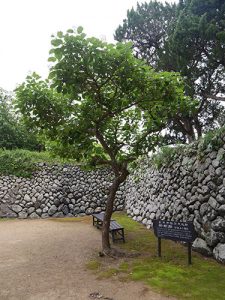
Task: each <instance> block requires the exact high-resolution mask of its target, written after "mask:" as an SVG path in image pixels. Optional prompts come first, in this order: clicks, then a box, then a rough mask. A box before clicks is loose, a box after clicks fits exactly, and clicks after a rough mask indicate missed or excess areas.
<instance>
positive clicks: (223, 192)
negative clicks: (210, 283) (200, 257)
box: [126, 135, 225, 263]
mask: <svg viewBox="0 0 225 300" xmlns="http://www.w3.org/2000/svg"><path fill="white" fill-rule="evenodd" d="M218 144H219V145H220V146H219V147H218V148H217V150H213V149H212V147H211V145H210V143H209V145H208V147H206V149H205V150H203V151H201V152H199V149H198V147H200V145H199V144H193V145H192V147H191V148H190V149H189V150H187V149H186V148H184V151H183V153H180V154H177V156H176V158H175V159H174V160H173V161H171V162H170V163H169V165H167V166H166V167H165V166H164V167H162V168H161V169H159V170H157V169H156V168H154V167H153V166H151V161H148V163H146V162H144V163H143V165H142V167H140V169H139V170H135V172H134V173H133V174H132V175H131V176H130V178H129V181H128V182H127V184H126V209H127V213H128V215H130V216H131V217H132V218H133V219H134V220H136V221H139V222H142V223H143V224H145V225H146V226H147V227H148V228H150V227H152V220H154V219H158V218H160V219H165V220H172V221H192V222H193V223H194V226H195V229H196V231H197V233H198V238H197V239H196V240H195V242H194V244H193V247H194V248H195V249H196V250H198V251H200V252H202V253H203V254H205V255H208V256H211V255H213V256H214V257H215V258H216V259H217V260H219V261H221V262H223V263H225V136H224V135H223V136H221V137H220V140H219V141H218Z"/></svg>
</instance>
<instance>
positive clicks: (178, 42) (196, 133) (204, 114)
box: [115, 0, 225, 142]
mask: <svg viewBox="0 0 225 300" xmlns="http://www.w3.org/2000/svg"><path fill="white" fill-rule="evenodd" d="M115 37H116V39H117V40H119V41H122V40H123V41H124V40H125V41H132V42H133V43H134V52H135V54H136V55H137V56H138V57H139V58H142V59H145V60H147V61H148V63H149V64H150V65H153V66H154V67H155V68H156V69H157V70H164V71H176V72H180V73H181V75H182V76H184V79H185V90H186V94H187V95H189V96H190V97H192V98H193V99H196V100H197V103H198V105H197V106H196V108H195V109H194V110H192V111H188V112H185V113H184V112H182V113H179V114H177V115H176V116H175V117H173V118H171V122H170V124H169V131H170V136H171V133H172V137H173V138H172V140H171V142H173V141H174V140H178V141H181V142H184V141H185V140H187V139H188V140H189V141H192V140H193V139H195V138H196V137H200V136H201V135H202V133H203V132H206V131H208V130H210V129H214V128H216V127H217V126H218V122H221V121H222V122H224V117H221V115H223V116H225V110H224V106H222V105H220V103H219V102H218V100H219V99H223V100H224V99H225V98H223V97H218V95H220V93H222V94H223V93H224V92H225V89H224V79H225V77H224V76H225V75H224V74H225V2H224V1H223V0H190V1H189V0H188V1H180V3H179V4H172V5H171V4H168V3H166V4H162V3H159V2H157V1H150V2H149V3H143V4H140V5H139V4H138V5H137V9H136V10H134V9H132V10H130V11H128V13H127V19H126V20H124V22H123V25H122V26H119V27H118V29H117V30H116V34H115Z"/></svg>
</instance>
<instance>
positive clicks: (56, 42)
mask: <svg viewBox="0 0 225 300" xmlns="http://www.w3.org/2000/svg"><path fill="white" fill-rule="evenodd" d="M51 44H52V45H53V46H54V47H58V46H60V45H61V44H62V40H60V39H54V40H52V41H51Z"/></svg>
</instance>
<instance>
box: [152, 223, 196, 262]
mask: <svg viewBox="0 0 225 300" xmlns="http://www.w3.org/2000/svg"><path fill="white" fill-rule="evenodd" d="M153 228H154V233H155V235H156V236H157V238H158V255H159V256H160V257H161V239H170V240H173V241H182V242H186V243H188V263H189V264H191V244H192V242H193V241H194V240H195V238H196V237H197V235H196V232H195V230H194V226H193V224H192V223H191V222H174V221H165V220H153Z"/></svg>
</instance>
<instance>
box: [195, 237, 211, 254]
mask: <svg viewBox="0 0 225 300" xmlns="http://www.w3.org/2000/svg"><path fill="white" fill-rule="evenodd" d="M192 248H193V250H195V251H197V252H199V253H201V254H203V255H205V256H212V250H211V249H210V248H209V247H208V246H207V244H206V241H204V240H203V239H201V238H197V239H195V241H194V243H193V244H192Z"/></svg>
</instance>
